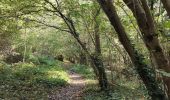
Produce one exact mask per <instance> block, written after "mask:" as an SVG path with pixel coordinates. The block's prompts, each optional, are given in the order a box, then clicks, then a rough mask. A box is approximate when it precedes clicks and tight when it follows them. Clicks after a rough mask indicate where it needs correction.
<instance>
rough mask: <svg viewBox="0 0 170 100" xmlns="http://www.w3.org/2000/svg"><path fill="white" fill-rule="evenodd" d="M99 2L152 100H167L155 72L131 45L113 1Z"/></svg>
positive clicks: (100, 0) (99, 0)
mask: <svg viewBox="0 0 170 100" xmlns="http://www.w3.org/2000/svg"><path fill="white" fill-rule="evenodd" d="M98 2H99V4H100V5H101V7H102V9H103V10H104V12H105V13H106V15H107V17H108V18H109V20H110V22H111V24H112V26H113V27H114V28H115V30H116V32H117V34H118V38H119V40H120V42H121V43H122V45H123V46H124V48H125V50H126V51H127V52H128V54H129V56H130V58H131V60H132V62H133V64H134V66H135V67H136V69H137V72H138V74H139V76H140V77H141V79H142V81H143V83H144V84H145V86H146V88H147V90H148V92H149V95H150V96H151V97H152V100H165V98H166V96H165V94H164V91H163V90H162V89H161V88H160V87H159V85H158V83H157V81H156V77H155V72H154V70H153V69H152V68H150V67H148V66H147V65H146V64H145V63H144V62H143V61H144V58H143V57H142V56H141V55H140V54H139V53H138V52H137V51H136V50H135V49H134V48H133V46H132V45H131V42H130V40H129V38H128V36H127V33H126V32H125V29H124V27H123V25H122V24H121V22H120V19H119V17H118V15H117V12H116V10H115V7H114V6H113V4H112V0H98Z"/></svg>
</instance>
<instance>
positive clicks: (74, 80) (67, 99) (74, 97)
mask: <svg viewBox="0 0 170 100" xmlns="http://www.w3.org/2000/svg"><path fill="white" fill-rule="evenodd" d="M69 66H70V64H65V67H66V68H67V69H68V67H69ZM68 74H69V77H70V80H69V82H68V83H69V85H67V86H65V87H62V88H60V89H59V90H57V91H56V92H55V93H52V94H51V95H49V100H81V96H82V92H83V90H84V88H85V83H86V82H85V79H84V78H83V77H82V76H81V75H79V74H77V73H75V72H73V71H71V70H69V71H68Z"/></svg>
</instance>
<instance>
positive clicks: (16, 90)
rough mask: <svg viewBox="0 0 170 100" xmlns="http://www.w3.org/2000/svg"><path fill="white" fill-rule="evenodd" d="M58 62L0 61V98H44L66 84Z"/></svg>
mask: <svg viewBox="0 0 170 100" xmlns="http://www.w3.org/2000/svg"><path fill="white" fill-rule="evenodd" d="M61 65H62V64H61V63H60V62H55V63H53V64H51V63H50V65H48V64H43V65H34V64H33V63H17V64H15V65H7V64H5V63H0V99H7V100H18V99H20V100H27V99H29V100H40V99H41V100H42V99H43V100H46V99H48V98H47V97H48V93H50V91H53V90H54V89H57V88H58V87H60V86H64V85H66V84H67V81H68V80H69V78H68V75H67V73H66V72H65V70H64V69H63V68H62V66H61Z"/></svg>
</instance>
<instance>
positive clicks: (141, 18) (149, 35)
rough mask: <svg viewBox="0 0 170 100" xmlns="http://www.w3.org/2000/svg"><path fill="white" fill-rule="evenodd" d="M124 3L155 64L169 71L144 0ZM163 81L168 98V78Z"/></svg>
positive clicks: (128, 0)
mask: <svg viewBox="0 0 170 100" xmlns="http://www.w3.org/2000/svg"><path fill="white" fill-rule="evenodd" d="M123 1H124V2H125V4H126V5H127V6H128V7H129V9H131V11H132V13H133V14H134V16H135V18H136V20H137V23H138V26H139V28H140V30H141V32H142V36H143V38H144V43H145V45H146V47H147V48H148V50H149V51H150V53H151V55H153V58H154V60H155V62H156V66H157V67H158V68H159V69H162V70H164V71H165V72H167V73H170V65H169V61H168V59H167V57H166V56H165V54H164V52H163V50H162V47H161V45H160V43H159V39H158V36H157V32H156V29H155V25H154V21H153V17H152V15H151V13H150V10H149V7H148V5H147V2H146V0H141V3H142V4H140V2H139V1H138V0H123ZM163 80H164V83H165V84H166V86H167V89H168V90H167V94H168V97H169V98H170V78H169V77H165V76H164V77H163Z"/></svg>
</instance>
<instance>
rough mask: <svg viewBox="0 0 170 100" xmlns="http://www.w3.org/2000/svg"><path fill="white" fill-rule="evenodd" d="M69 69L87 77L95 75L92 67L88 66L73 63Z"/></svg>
mask: <svg viewBox="0 0 170 100" xmlns="http://www.w3.org/2000/svg"><path fill="white" fill-rule="evenodd" d="M71 71H74V72H76V73H79V74H81V75H82V76H83V77H85V78H87V79H94V77H95V75H94V73H93V70H92V68H91V67H89V66H85V65H80V64H75V65H73V66H72V67H71Z"/></svg>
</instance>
